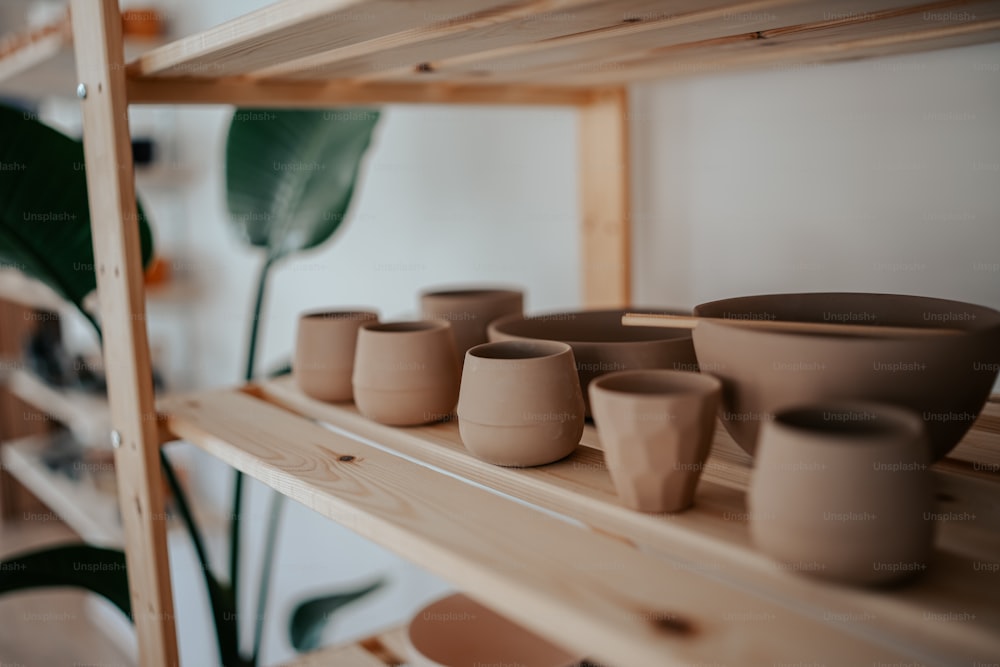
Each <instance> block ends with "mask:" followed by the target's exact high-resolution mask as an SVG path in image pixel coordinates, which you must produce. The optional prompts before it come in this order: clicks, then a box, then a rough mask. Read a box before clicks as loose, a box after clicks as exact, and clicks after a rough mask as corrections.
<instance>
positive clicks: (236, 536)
mask: <svg viewBox="0 0 1000 667" xmlns="http://www.w3.org/2000/svg"><path fill="white" fill-rule="evenodd" d="M274 261H275V257H273V256H272V255H268V256H267V258H266V259H265V260H264V263H263V264H262V265H261V267H260V273H258V274H257V297H256V299H254V306H253V319H252V320H251V321H250V344H249V346H248V349H247V365H246V373H245V374H244V379H245V380H246V381H247V382H250V381H251V380H253V376H254V366H255V365H256V363H257V337H258V336H257V334H258V329H259V326H260V314H261V311H262V310H263V309H264V294H265V293H266V291H267V277H268V274H269V273H270V271H271V267H272V266H273V265H274ZM242 512H243V473H242V472H240V471H239V470H237V471H236V479H235V483H234V485H233V514H232V517H231V518H230V522H229V586H230V589H231V590H232V595H233V607H234V608H235V609H239V576H240V515H241V514H242Z"/></svg>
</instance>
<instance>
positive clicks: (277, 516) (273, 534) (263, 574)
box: [250, 491, 285, 667]
mask: <svg viewBox="0 0 1000 667" xmlns="http://www.w3.org/2000/svg"><path fill="white" fill-rule="evenodd" d="M284 506H285V496H283V495H282V494H280V493H278V492H276V491H272V492H271V507H270V509H269V510H268V515H267V531H266V532H265V533H264V561H263V562H262V563H261V566H260V586H259V587H258V589H257V614H256V615H255V616H254V633H253V653H251V654H250V656H251V657H250V664H251V665H253V666H254V667H256V666H257V664H258V662H257V661H258V659H259V658H260V645H261V642H262V641H263V637H264V616H265V615H266V614H267V601H268V597H269V596H270V593H271V568H272V567H273V565H274V551H275V547H276V545H277V542H278V540H277V537H278V526H279V525H280V520H281V510H282V508H283V507H284Z"/></svg>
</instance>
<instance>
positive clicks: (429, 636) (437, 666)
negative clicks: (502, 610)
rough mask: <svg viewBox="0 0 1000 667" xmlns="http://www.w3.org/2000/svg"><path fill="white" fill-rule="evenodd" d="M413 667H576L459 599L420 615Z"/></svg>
mask: <svg viewBox="0 0 1000 667" xmlns="http://www.w3.org/2000/svg"><path fill="white" fill-rule="evenodd" d="M406 638H407V654H408V655H407V658H408V660H409V663H410V664H412V665H414V667H473V666H475V665H517V666H518V667H571V666H572V665H576V664H577V663H578V661H579V660H580V657H581V656H576V655H573V654H572V653H569V652H567V651H565V650H563V649H562V648H560V647H558V646H556V645H555V644H552V643H550V642H548V641H547V640H545V639H542V638H541V637H539V636H538V635H536V634H534V633H532V632H530V631H528V630H526V629H524V628H523V627H521V626H520V625H517V624H515V623H513V622H512V621H509V620H507V619H506V618H504V617H503V616H501V615H499V614H497V613H496V612H495V611H493V610H492V609H489V608H487V607H484V606H483V605H481V604H479V603H478V602H476V601H475V600H473V599H472V598H470V597H468V596H465V595H462V594H461V593H457V594H455V595H449V596H448V597H446V598H443V599H441V600H438V601H437V602H434V603H432V604H430V605H428V606H426V607H424V608H423V609H421V610H420V611H419V612H417V614H416V615H415V616H414V617H413V620H411V621H410V625H409V628H408V629H407V633H406Z"/></svg>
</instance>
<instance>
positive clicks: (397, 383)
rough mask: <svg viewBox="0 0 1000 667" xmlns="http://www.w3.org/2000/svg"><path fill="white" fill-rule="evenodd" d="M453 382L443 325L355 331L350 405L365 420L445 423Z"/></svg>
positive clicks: (451, 342)
mask: <svg viewBox="0 0 1000 667" xmlns="http://www.w3.org/2000/svg"><path fill="white" fill-rule="evenodd" d="M459 379H460V375H459V367H458V360H457V359H456V358H455V338H454V336H453V335H452V332H451V324H449V323H448V322H440V321H436V320H423V321H414V322H390V323H387V324H378V323H371V324H365V325H363V326H362V327H361V329H360V330H359V331H358V347H357V352H356V354H355V361H354V376H353V387H354V402H355V404H356V405H357V406H358V411H360V412H361V414H362V415H364V416H365V417H368V418H369V419H373V420H375V421H377V422H380V423H382V424H391V425H393V426H414V425H417V424H429V423H431V422H435V421H440V420H442V419H447V418H449V417H451V415H452V412H453V410H454V409H455V401H456V400H458V384H459Z"/></svg>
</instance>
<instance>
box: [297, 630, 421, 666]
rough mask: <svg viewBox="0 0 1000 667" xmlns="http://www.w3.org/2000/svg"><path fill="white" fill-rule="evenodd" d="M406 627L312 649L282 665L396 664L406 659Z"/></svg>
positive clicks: (400, 663)
mask: <svg viewBox="0 0 1000 667" xmlns="http://www.w3.org/2000/svg"><path fill="white" fill-rule="evenodd" d="M405 657H406V627H405V626H402V627H397V628H392V629H390V630H384V631H382V632H379V633H376V634H374V635H372V636H370V637H366V638H365V639H361V640H358V641H353V642H350V643H347V644H341V645H338V646H330V647H326V648H322V649H318V650H316V651H311V652H309V653H306V654H305V655H302V656H300V657H299V658H297V659H295V660H292V661H291V662H286V663H284V664H282V666H281V667H330V666H331V665H336V666H337V667H397V666H398V665H402V664H403V663H404V662H405Z"/></svg>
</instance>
